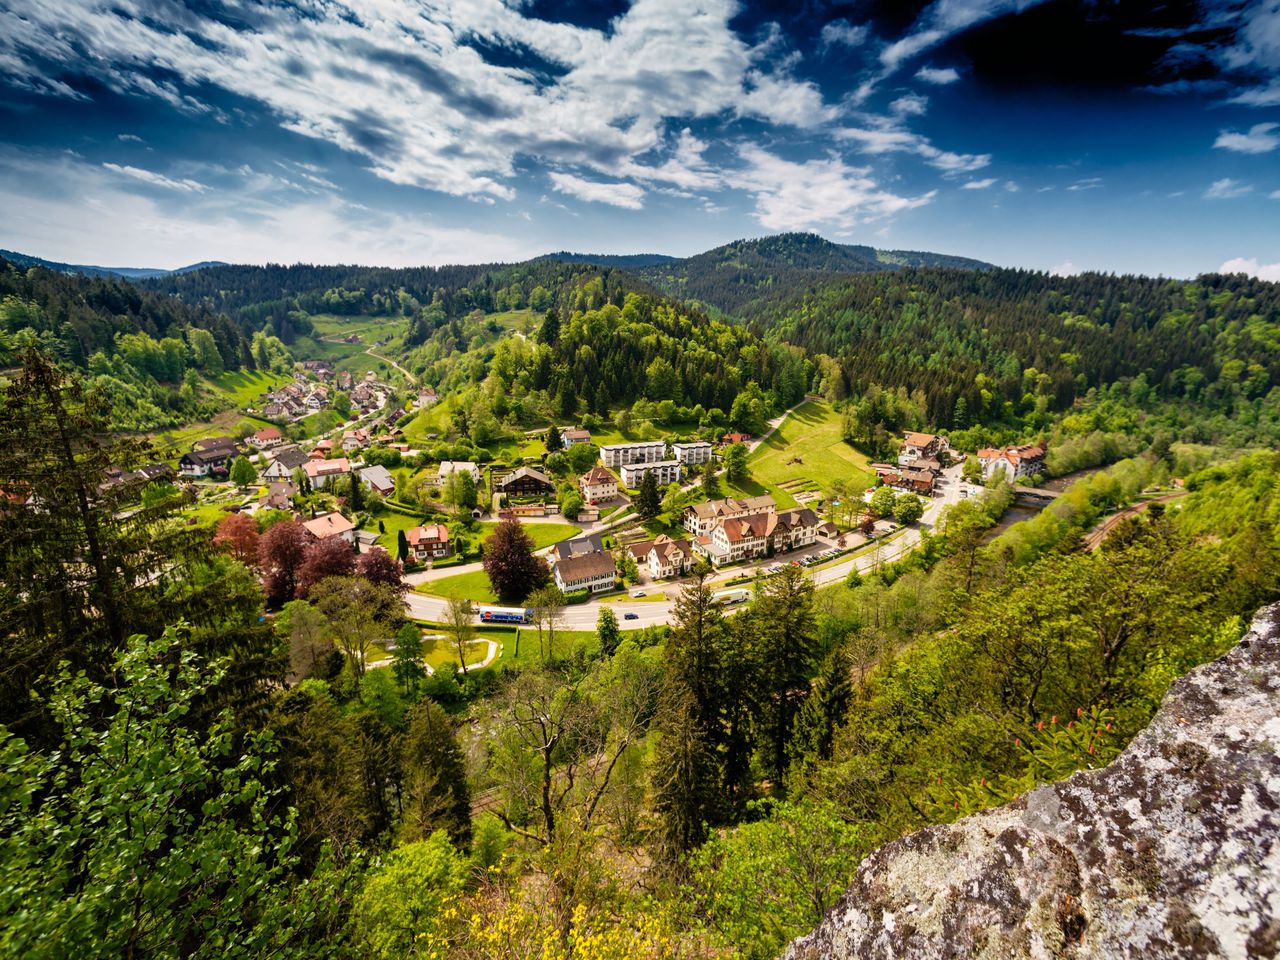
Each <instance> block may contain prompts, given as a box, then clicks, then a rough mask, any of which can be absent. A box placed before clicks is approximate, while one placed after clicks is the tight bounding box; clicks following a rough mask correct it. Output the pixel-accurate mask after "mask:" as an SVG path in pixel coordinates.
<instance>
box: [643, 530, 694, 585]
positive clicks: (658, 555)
mask: <svg viewBox="0 0 1280 960" xmlns="http://www.w3.org/2000/svg"><path fill="white" fill-rule="evenodd" d="M627 550H628V551H629V552H630V553H631V555H632V556H633V557H634V558H635V561H636V565H637V566H643V567H645V568H646V569H647V570H648V571H649V576H651V577H652V578H653V579H654V580H663V579H666V578H668V577H679V576H683V575H684V574H685V573H687V572H688V571H689V564H690V563H692V562H693V546H692V545H691V544H690V543H689V541H688V540H672V539H671V538H670V537H668V536H667V535H666V534H659V535H658V536H657V537H656V538H654V539H653V540H642V541H641V542H640V543H633V544H630V545H629V546H628V547H627Z"/></svg>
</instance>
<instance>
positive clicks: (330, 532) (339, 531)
mask: <svg viewBox="0 0 1280 960" xmlns="http://www.w3.org/2000/svg"><path fill="white" fill-rule="evenodd" d="M302 526H303V528H304V529H305V530H306V531H307V533H309V534H311V535H312V536H313V537H315V538H316V539H317V540H327V539H329V538H330V537H341V538H342V539H343V540H345V541H347V543H355V540H356V533H355V531H356V525H355V524H354V523H352V522H351V521H350V520H348V519H347V518H346V517H344V516H343V515H342V514H340V513H322V514H320V516H318V517H316V518H315V519H314V520H308V521H306V522H305V523H304V524H303V525H302Z"/></svg>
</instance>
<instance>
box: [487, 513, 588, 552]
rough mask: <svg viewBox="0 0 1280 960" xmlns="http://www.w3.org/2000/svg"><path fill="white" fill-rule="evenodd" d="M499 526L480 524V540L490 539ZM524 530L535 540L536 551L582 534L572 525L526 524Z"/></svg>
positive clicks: (489, 523)
mask: <svg viewBox="0 0 1280 960" xmlns="http://www.w3.org/2000/svg"><path fill="white" fill-rule="evenodd" d="M497 526H498V525H497V523H495V522H494V521H492V520H485V521H483V522H482V523H481V524H480V534H481V536H480V539H482V540H487V539H489V535H490V534H491V533H493V531H494V529H495V528H496V527H497ZM524 530H525V533H527V534H529V536H530V537H532V538H533V548H534V549H535V550H541V549H543V548H544V547H549V546H551V545H552V544H553V543H559V542H560V541H561V540H569V539H572V538H573V537H576V536H578V534H580V533H582V531H581V530H579V529H578V528H577V527H575V526H574V525H573V524H571V523H526V524H524Z"/></svg>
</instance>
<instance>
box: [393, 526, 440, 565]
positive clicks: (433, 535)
mask: <svg viewBox="0 0 1280 960" xmlns="http://www.w3.org/2000/svg"><path fill="white" fill-rule="evenodd" d="M404 538H405V540H406V541H407V542H408V544H409V557H410V559H412V560H416V561H418V562H419V563H420V562H422V561H423V560H437V559H439V558H440V557H447V556H448V555H449V528H448V527H446V526H445V525H444V524H443V523H432V524H428V525H426V526H423V527H414V528H413V529H412V530H407V531H405V535H404Z"/></svg>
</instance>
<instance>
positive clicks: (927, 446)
mask: <svg viewBox="0 0 1280 960" xmlns="http://www.w3.org/2000/svg"><path fill="white" fill-rule="evenodd" d="M950 451H951V442H950V441H949V440H947V438H946V437H937V436H934V435H933V434H932V433H915V432H912V431H907V432H906V433H904V434H903V435H902V449H901V450H899V451H898V463H900V464H903V465H906V464H908V463H910V462H911V461H912V460H927V459H929V458H934V459H941V458H942V457H943V456H944V455H945V454H947V453H949V452H950Z"/></svg>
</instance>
